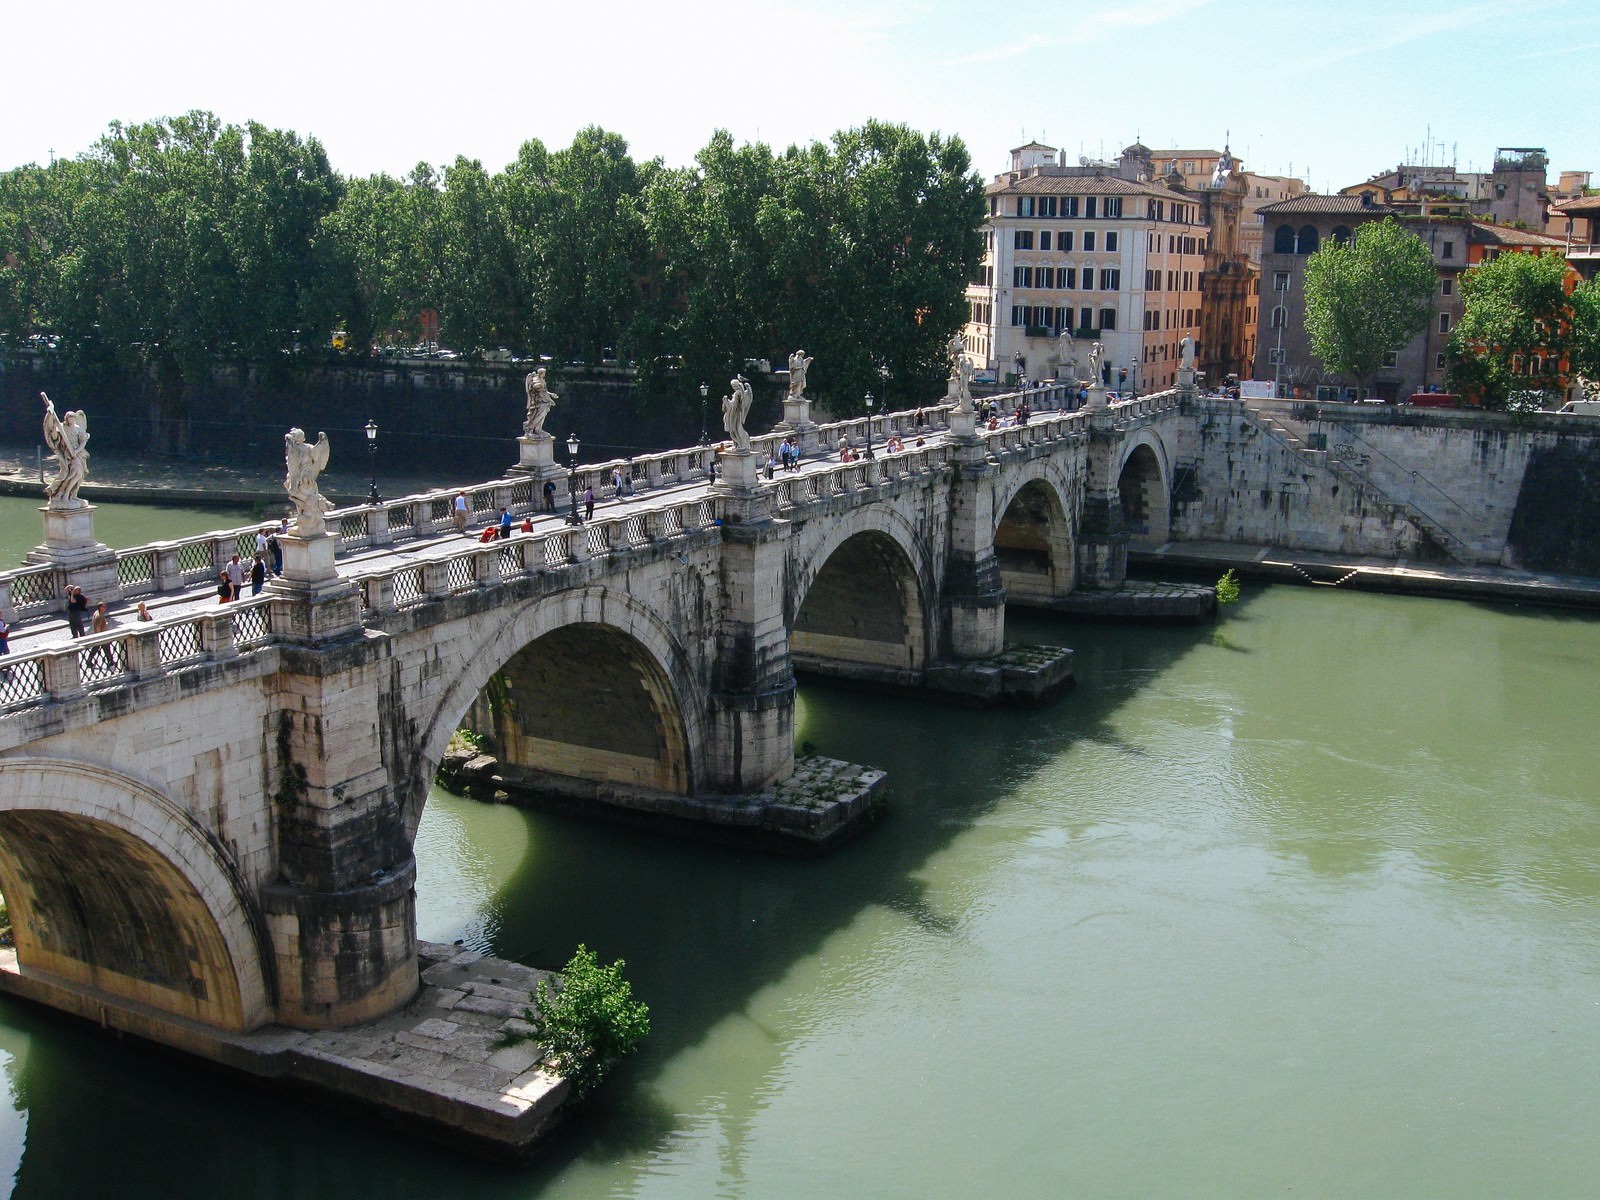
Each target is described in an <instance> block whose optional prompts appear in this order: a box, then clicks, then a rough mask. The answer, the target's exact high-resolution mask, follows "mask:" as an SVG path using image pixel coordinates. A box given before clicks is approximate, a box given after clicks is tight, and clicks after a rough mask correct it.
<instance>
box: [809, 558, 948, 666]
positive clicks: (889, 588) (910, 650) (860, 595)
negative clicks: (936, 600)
mask: <svg viewBox="0 0 1600 1200" xmlns="http://www.w3.org/2000/svg"><path fill="white" fill-rule="evenodd" d="M800 579H801V580H803V584H802V586H800V587H798V588H796V589H794V590H793V591H791V593H790V594H791V595H794V596H798V597H799V600H798V602H797V604H796V607H795V611H794V613H793V615H792V616H791V618H790V620H789V654H790V657H791V659H792V660H793V662H794V666H795V669H796V670H798V671H812V672H815V673H819V674H824V675H840V676H844V677H849V678H873V679H877V680H880V681H883V682H899V683H914V682H916V681H917V680H918V679H919V678H920V676H921V672H922V670H923V668H924V667H926V666H927V664H928V660H929V658H930V657H931V656H932V650H933V645H932V643H933V638H932V636H931V631H932V629H933V622H932V620H931V619H930V617H929V614H928V612H927V596H928V594H929V592H928V589H927V588H926V587H924V586H923V582H922V579H921V578H920V576H919V573H918V571H917V565H916V563H915V562H914V561H913V560H912V558H911V556H910V554H909V553H907V551H906V548H905V546H904V545H902V543H901V541H900V540H899V539H898V538H896V537H895V536H894V535H893V534H892V533H890V532H888V531H887V530H885V529H882V528H877V529H865V530H858V531H857V532H854V533H851V534H848V535H847V536H844V537H843V538H841V539H840V540H838V541H835V542H833V543H832V544H829V545H825V546H824V547H823V548H822V549H821V550H819V552H818V553H817V554H816V555H815V556H814V557H813V558H812V559H811V561H810V562H808V563H807V564H806V567H805V568H803V569H802V570H801V572H800Z"/></svg>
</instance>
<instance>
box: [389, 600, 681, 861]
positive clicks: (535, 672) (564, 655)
mask: <svg viewBox="0 0 1600 1200" xmlns="http://www.w3.org/2000/svg"><path fill="white" fill-rule="evenodd" d="M497 617H498V614H497ZM490 628H491V633H490V635H489V636H488V637H487V638H486V639H485V640H484V641H482V642H481V643H478V644H477V645H475V646H474V647H473V648H472V649H471V650H470V652H469V653H468V654H467V655H466V656H465V660H464V661H462V662H460V663H458V664H456V668H455V669H456V677H455V679H454V681H453V682H452V683H451V685H450V687H449V688H448V689H447V690H446V691H445V692H444V694H443V695H442V696H441V698H440V699H439V700H438V701H437V702H436V704H435V705H434V706H433V709H432V714H431V716H430V718H429V720H428V724H427V728H426V731H425V732H424V734H423V736H422V738H421V746H422V762H421V764H419V767H418V769H417V770H416V771H415V772H412V774H413V775H414V776H415V778H413V779H410V780H408V781H407V783H408V784H409V788H408V790H407V791H406V792H405V793H403V794H404V800H403V807H404V809H405V814H406V830H407V834H408V836H409V837H411V838H415V836H416V831H417V825H418V823H419V822H420V821H421V819H422V804H423V800H424V798H425V797H426V794H427V785H428V782H429V780H430V779H431V775H432V771H433V768H434V767H435V766H436V765H437V764H438V762H439V760H440V758H441V757H442V756H443V755H444V751H445V747H446V746H448V745H449V742H450V738H451V736H452V735H453V734H454V733H455V731H456V729H458V728H459V727H460V724H461V720H462V718H463V717H464V716H465V715H466V714H467V712H468V710H469V709H471V708H472V706H473V704H474V703H475V702H476V701H477V699H478V697H479V696H480V694H482V693H483V691H484V690H485V688H486V687H488V685H489V683H490V681H491V680H493V679H495V678H496V677H497V676H499V677H502V682H503V683H504V684H505V686H506V689H507V690H506V692H505V694H504V695H502V696H501V697H500V701H501V703H502V705H503V706H504V707H505V709H506V710H507V711H508V712H514V713H515V715H516V728H515V729H512V728H510V726H508V727H507V733H508V734H509V738H508V739H503V741H504V740H508V741H509V744H505V745H503V746H502V752H503V755H505V756H508V758H509V761H508V762H506V765H508V766H512V767H515V766H516V765H517V764H518V761H519V760H521V761H522V762H523V763H526V762H527V761H528V760H529V758H531V757H538V758H540V759H541V760H542V761H541V766H540V768H539V769H540V770H541V771H543V770H548V771H549V772H550V773H552V774H555V775H561V776H566V777H569V778H581V779H584V780H587V781H589V782H591V783H599V784H624V785H635V786H640V787H646V788H650V789H652V790H658V791H670V792H677V793H680V794H688V793H690V792H692V791H693V788H694V780H695V778H696V775H695V771H696V764H695V751H696V749H697V748H698V747H700V746H702V745H703V744H704V741H703V739H704V737H705V706H706V700H705V695H704V689H703V688H702V687H701V686H700V685H699V683H698V682H697V681H696V678H695V676H694V673H693V671H692V670H691V669H690V666H689V662H690V659H689V656H688V655H687V653H686V652H685V650H684V648H683V646H682V645H681V644H680V643H679V641H678V639H677V636H676V635H675V634H674V633H673V631H672V630H670V629H669V628H668V627H667V625H666V623H665V622H664V621H663V620H662V619H661V618H660V617H659V616H658V615H657V614H655V613H654V612H652V611H651V610H649V609H648V608H647V607H646V606H645V605H643V604H642V603H640V602H639V601H638V600H636V599H634V598H633V597H632V596H630V595H628V594H627V593H626V592H623V591H620V590H617V589H613V588H604V587H591V588H585V589H582V590H577V591H572V592H563V593H560V594H557V595H554V596H548V597H542V598H540V599H537V600H534V601H531V602H530V603H527V604H525V605H523V606H522V607H520V608H519V609H517V610H516V611H515V612H513V613H512V614H511V615H510V616H509V617H508V618H507V619H505V620H504V621H501V620H498V619H497V620H496V621H495V622H494V624H493V625H492V626H491V627H490ZM536 731H537V732H536ZM544 734H552V735H555V736H550V737H547V736H543V735H544ZM651 750H653V751H654V753H646V752H644V751H651Z"/></svg>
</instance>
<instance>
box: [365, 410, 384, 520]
mask: <svg viewBox="0 0 1600 1200" xmlns="http://www.w3.org/2000/svg"><path fill="white" fill-rule="evenodd" d="M366 429H367V461H368V463H369V464H370V465H371V467H372V494H371V495H370V496H368V497H367V503H368V504H382V503H383V501H382V500H380V499H378V426H377V423H376V422H374V421H368V422H367V425H366Z"/></svg>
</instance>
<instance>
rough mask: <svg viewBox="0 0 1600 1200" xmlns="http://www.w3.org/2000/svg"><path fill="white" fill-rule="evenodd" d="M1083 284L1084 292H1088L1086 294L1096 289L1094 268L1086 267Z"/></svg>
mask: <svg viewBox="0 0 1600 1200" xmlns="http://www.w3.org/2000/svg"><path fill="white" fill-rule="evenodd" d="M1082 283H1083V290H1084V291H1086V292H1087V291H1088V290H1089V289H1090V288H1092V287H1094V268H1093V267H1085V268H1084V269H1083V277H1082Z"/></svg>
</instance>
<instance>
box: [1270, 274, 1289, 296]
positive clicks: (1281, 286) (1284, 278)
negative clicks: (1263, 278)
mask: <svg viewBox="0 0 1600 1200" xmlns="http://www.w3.org/2000/svg"><path fill="white" fill-rule="evenodd" d="M1272 290H1273V291H1275V292H1287V291H1288V290H1289V272H1287V271H1274V272H1273V273H1272Z"/></svg>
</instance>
